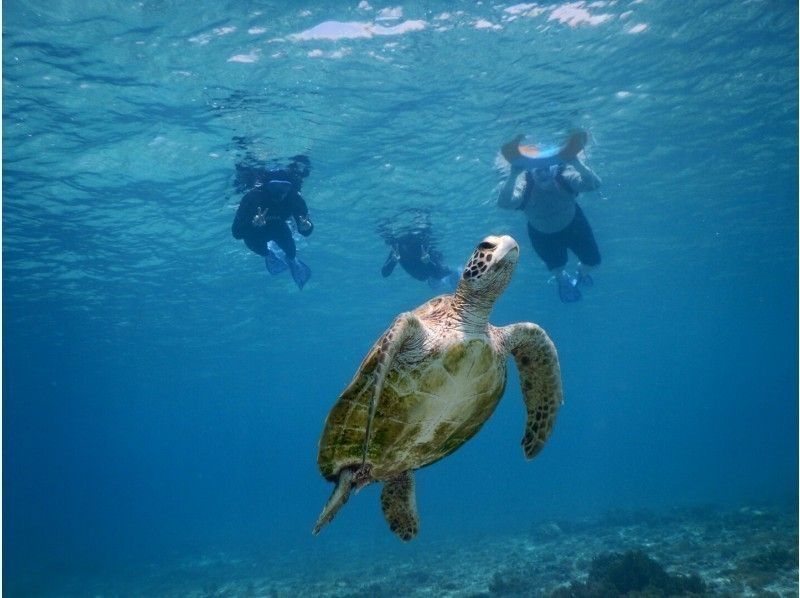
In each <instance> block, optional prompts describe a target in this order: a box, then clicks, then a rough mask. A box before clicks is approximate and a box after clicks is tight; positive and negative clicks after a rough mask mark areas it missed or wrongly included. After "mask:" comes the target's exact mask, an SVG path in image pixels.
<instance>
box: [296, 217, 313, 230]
mask: <svg viewBox="0 0 800 598" xmlns="http://www.w3.org/2000/svg"><path fill="white" fill-rule="evenodd" d="M297 230H298V231H299V232H301V233H307V232H308V231H310V230H311V221H310V220H309V219H308V218H306V217H305V216H298V217H297Z"/></svg>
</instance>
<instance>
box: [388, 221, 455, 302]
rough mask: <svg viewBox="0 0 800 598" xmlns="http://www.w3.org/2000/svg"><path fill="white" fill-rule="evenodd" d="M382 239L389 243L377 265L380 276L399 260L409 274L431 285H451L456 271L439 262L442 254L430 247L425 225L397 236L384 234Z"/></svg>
mask: <svg viewBox="0 0 800 598" xmlns="http://www.w3.org/2000/svg"><path fill="white" fill-rule="evenodd" d="M384 240H385V241H386V244H387V245H389V246H390V247H391V251H389V255H388V257H387V258H386V262H385V263H384V264H383V267H382V268H381V274H382V275H383V277H384V278H386V277H388V276H390V275H391V273H392V272H393V271H394V268H395V266H397V264H398V263H399V264H400V266H401V267H402V268H403V270H405V271H406V272H408V274H409V275H410V276H411V277H412V278H416V279H417V280H422V281H427V283H428V285H430V287H431V288H432V289H435V290H452V289H454V288H455V286H456V284H457V283H458V277H459V273H458V272H456V271H455V270H453V269H451V268H449V267H447V266H445V265H444V264H443V263H442V262H443V260H444V256H443V255H442V253H441V252H440V251H437V250H436V249H434V248H433V247H432V243H431V238H430V232H429V231H428V230H427V229H421V230H412V231H409V232H406V233H404V234H402V235H400V236H398V237H395V236H393V235H387V236H386V237H385V238H384Z"/></svg>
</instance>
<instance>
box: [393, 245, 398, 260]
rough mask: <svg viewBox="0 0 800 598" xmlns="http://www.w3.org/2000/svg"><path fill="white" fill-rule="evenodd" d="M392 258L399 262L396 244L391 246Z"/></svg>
mask: <svg viewBox="0 0 800 598" xmlns="http://www.w3.org/2000/svg"><path fill="white" fill-rule="evenodd" d="M392 258H393V259H394V260H395V261H397V262H399V261H400V250H399V249H398V247H397V244H394V245H392Z"/></svg>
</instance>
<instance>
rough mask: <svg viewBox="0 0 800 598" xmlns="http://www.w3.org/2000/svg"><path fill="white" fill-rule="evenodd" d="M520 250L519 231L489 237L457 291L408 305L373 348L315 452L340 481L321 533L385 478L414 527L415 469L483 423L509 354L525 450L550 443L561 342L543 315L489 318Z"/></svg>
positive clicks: (400, 532) (399, 520) (401, 531)
mask: <svg viewBox="0 0 800 598" xmlns="http://www.w3.org/2000/svg"><path fill="white" fill-rule="evenodd" d="M518 258H519V246H518V245H517V242H516V241H515V240H514V239H512V238H511V237H509V236H502V237H495V236H489V237H486V238H485V239H484V240H483V241H481V243H480V244H479V245H478V246H477V248H476V249H475V251H474V253H473V254H472V257H471V258H470V260H469V262H468V263H467V265H466V267H465V269H464V272H463V274H462V275H461V279H460V280H459V283H458V287H457V288H456V292H455V293H454V294H453V295H442V296H439V297H436V298H434V299H431V300H430V301H428V302H427V303H425V304H423V305H421V306H420V307H418V308H417V309H415V310H414V311H411V312H406V313H402V314H400V315H399V316H398V317H397V318H396V319H395V320H394V322H393V323H392V325H391V327H390V328H389V329H388V330H387V331H386V332H385V333H384V334H383V335H382V336H381V337H380V338H379V339H378V341H377V342H376V343H375V345H374V346H373V347H372V349H371V350H370V352H369V353H368V354H367V356H366V357H365V358H364V361H363V362H362V363H361V366H360V367H359V368H358V372H356V375H355V377H354V378H353V380H352V381H351V382H350V384H349V386H347V388H345V390H344V391H343V392H342V394H341V396H340V397H339V399H338V400H337V401H336V404H335V405H334V406H333V408H332V409H331V411H330V413H329V414H328V418H327V420H326V421H325V427H324V430H323V432H322V437H321V439H320V443H319V455H318V458H317V461H318V464H319V468H320V471H321V473H322V475H323V476H324V477H325V478H326V479H327V480H329V481H331V482H334V483H335V484H336V488H335V489H334V491H333V494H332V495H331V497H330V498H329V499H328V502H327V503H326V505H325V507H324V508H323V510H322V513H321V514H320V516H319V519H318V520H317V523H316V525H315V526H314V530H313V533H314V534H317V533H319V531H320V529H321V528H322V527H323V526H324V525H325V524H327V523H328V522H329V521H331V519H333V517H334V515H335V514H336V512H337V511H338V510H339V509H340V508H341V507H342V505H344V503H345V502H346V501H347V499H348V497H349V495H350V492H351V490H353V489H356V490H358V489H360V488H362V487H364V486H366V485H367V484H370V483H372V482H383V483H384V486H383V491H382V492H381V507H382V508H383V513H384V515H385V517H386V520H387V522H388V523H389V527H390V528H391V530H392V531H393V532H394V533H395V534H397V536H399V537H400V538H401V539H402V540H405V541H408V540H411V539H412V538H413V537H414V536H416V534H417V532H418V530H419V517H418V515H417V507H416V498H415V495H414V479H413V477H412V472H413V470H415V469H419V468H420V467H425V466H426V465H430V464H431V463H434V462H435V461H438V460H439V459H441V458H442V457H446V456H447V455H449V454H450V453H452V452H453V451H455V450H456V449H457V448H458V447H460V446H461V445H462V444H464V443H465V442H466V441H467V440H469V439H470V438H472V436H474V435H475V434H476V433H477V432H478V430H480V428H481V426H483V424H484V423H485V422H486V420H487V419H488V418H489V416H490V415H491V414H492V412H493V411H494V409H495V407H496V406H497V403H498V401H499V400H500V397H501V396H502V395H503V391H504V390H505V386H506V358H507V357H508V355H509V354H511V355H513V356H514V360H515V362H516V365H517V370H518V371H519V378H520V382H521V384H522V395H523V397H524V400H525V407H526V408H527V412H528V421H527V423H526V425H525V435H524V437H523V438H522V447H523V450H524V452H525V457H526V458H528V459H531V458H533V457H535V456H536V455H537V454H538V453H539V451H541V450H542V447H543V446H544V443H545V441H547V438H548V437H549V436H550V433H551V432H552V430H553V424H554V423H555V418H556V413H557V411H558V409H559V407H560V406H561V403H562V393H561V372H560V369H559V364H558V355H557V354H556V349H555V347H554V345H553V343H552V342H551V341H550V338H549V337H548V336H547V334H546V333H545V332H544V331H543V330H542V329H541V328H540V327H539V326H537V325H536V324H532V323H530V322H522V323H518V324H511V325H509V326H503V327H500V328H498V327H495V326H492V325H491V324H489V312H490V311H491V309H492V306H493V304H494V302H495V301H496V300H497V298H498V297H499V296H500V294H501V293H502V292H503V291H504V290H505V288H506V286H508V283H509V281H510V280H511V275H512V273H513V271H514V266H515V265H516V263H517V260H518Z"/></svg>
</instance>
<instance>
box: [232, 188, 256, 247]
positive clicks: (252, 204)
mask: <svg viewBox="0 0 800 598" xmlns="http://www.w3.org/2000/svg"><path fill="white" fill-rule="evenodd" d="M257 207H258V195H257V194H256V193H254V192H252V191H251V192H250V193H247V194H246V195H245V196H244V197H243V198H242V201H241V202H240V203H239V207H238V208H237V210H236V216H234V217H233V224H232V225H231V233H233V238H234V239H241V238H243V237H244V235H245V233H247V231H248V230H251V229H252V228H254V227H253V216H255V215H256V208H257Z"/></svg>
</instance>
